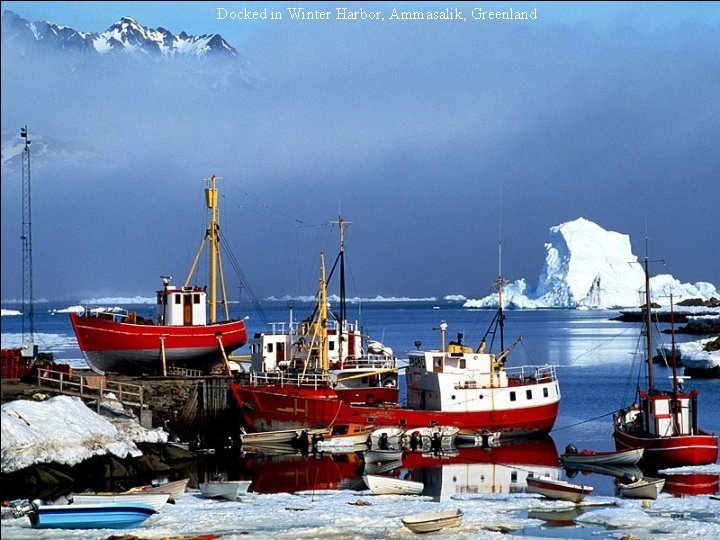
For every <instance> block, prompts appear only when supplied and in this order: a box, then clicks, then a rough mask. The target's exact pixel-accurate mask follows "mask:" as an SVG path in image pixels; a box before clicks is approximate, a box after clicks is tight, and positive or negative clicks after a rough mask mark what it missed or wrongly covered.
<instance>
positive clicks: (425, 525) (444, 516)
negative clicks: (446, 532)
mask: <svg viewBox="0 0 720 540" xmlns="http://www.w3.org/2000/svg"><path fill="white" fill-rule="evenodd" d="M462 517H463V511H462V510H460V509H459V508H457V509H455V510H441V511H440V512H425V513H423V514H413V515H411V516H406V517H404V518H402V522H403V525H405V526H406V527H407V528H408V529H410V530H411V531H412V532H414V533H429V532H435V531H439V530H441V529H445V528H448V527H459V526H460V523H461V522H462Z"/></svg>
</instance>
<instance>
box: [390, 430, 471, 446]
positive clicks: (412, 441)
mask: <svg viewBox="0 0 720 540" xmlns="http://www.w3.org/2000/svg"><path fill="white" fill-rule="evenodd" d="M459 432H460V428H459V427H457V426H432V427H421V428H412V429H408V430H406V431H405V434H404V436H403V443H404V444H405V445H406V446H408V447H409V448H411V449H413V450H415V449H417V448H418V447H422V448H424V449H429V450H438V449H440V448H447V447H449V446H453V444H454V443H455V438H456V437H457V435H458V433H459Z"/></svg>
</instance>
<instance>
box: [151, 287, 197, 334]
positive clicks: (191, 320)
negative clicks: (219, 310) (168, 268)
mask: <svg viewBox="0 0 720 540" xmlns="http://www.w3.org/2000/svg"><path fill="white" fill-rule="evenodd" d="M206 303H207V292H206V291H205V289H204V288H202V287H182V288H178V287H175V286H174V285H167V284H166V285H165V287H164V288H163V289H162V290H160V291H157V310H158V319H159V321H160V324H161V325H164V326H204V325H206V324H207V310H206Z"/></svg>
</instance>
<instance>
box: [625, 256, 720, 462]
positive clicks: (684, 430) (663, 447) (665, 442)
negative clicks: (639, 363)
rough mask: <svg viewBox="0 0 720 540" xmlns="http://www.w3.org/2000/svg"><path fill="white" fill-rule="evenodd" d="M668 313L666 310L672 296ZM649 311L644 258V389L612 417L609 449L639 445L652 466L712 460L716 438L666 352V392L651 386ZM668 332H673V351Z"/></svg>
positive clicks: (673, 360)
mask: <svg viewBox="0 0 720 540" xmlns="http://www.w3.org/2000/svg"><path fill="white" fill-rule="evenodd" d="M670 302H671V312H672V297H671V299H670ZM651 329H652V314H651V309H650V277H649V272H648V258H647V256H646V257H645V337H646V345H647V349H646V359H645V360H646V362H647V374H648V375H647V383H648V386H647V389H642V390H640V389H638V399H637V401H636V402H635V403H633V404H632V405H630V406H628V407H625V408H623V409H621V410H620V411H619V412H618V413H616V414H615V416H614V417H613V423H614V432H613V437H614V439H615V447H616V448H617V449H618V450H626V449H629V448H643V449H644V453H643V460H644V461H645V462H647V463H648V464H650V465H652V466H653V467H655V468H663V467H682V466H685V465H707V464H711V463H715V462H716V461H717V458H718V437H717V435H716V434H714V433H708V432H706V431H703V430H702V429H700V428H699V426H698V391H697V390H694V389H693V390H691V391H689V392H687V391H685V390H683V389H682V388H681V381H682V379H681V378H680V377H679V376H678V374H677V367H676V362H675V355H674V353H673V355H672V381H673V387H672V389H670V390H659V389H657V388H655V380H654V376H653V362H652V350H653V349H652V343H651V341H652V340H651V334H652V331H651ZM674 350H675V347H674V333H673V351H674Z"/></svg>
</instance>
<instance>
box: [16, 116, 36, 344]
mask: <svg viewBox="0 0 720 540" xmlns="http://www.w3.org/2000/svg"><path fill="white" fill-rule="evenodd" d="M20 137H22V138H23V139H25V146H24V148H23V151H22V175H23V184H22V191H23V198H22V235H21V236H20V239H21V240H22V253H23V254H22V276H23V290H22V312H23V320H22V343H23V346H24V345H25V344H26V343H30V345H31V348H30V350H31V351H32V350H34V347H32V345H33V343H34V341H35V313H34V309H35V308H34V302H33V275H32V212H31V209H32V205H31V199H30V143H31V142H32V141H30V139H28V130H27V126H25V127H23V128H20ZM26 309H27V320H28V328H27V331H26V329H25V314H26ZM26 334H27V335H29V339H27V340H26Z"/></svg>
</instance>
